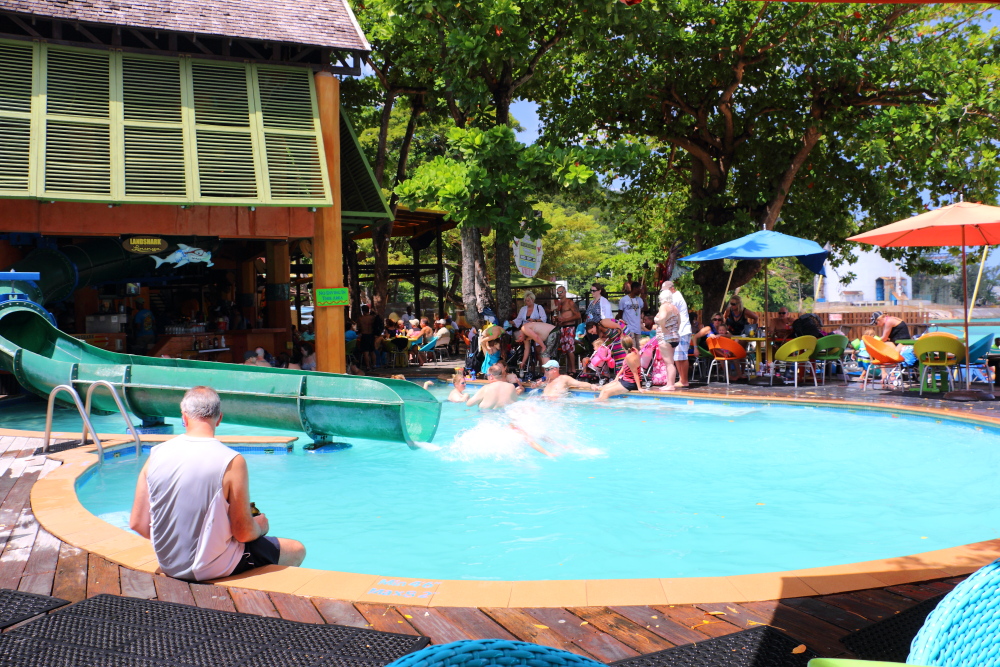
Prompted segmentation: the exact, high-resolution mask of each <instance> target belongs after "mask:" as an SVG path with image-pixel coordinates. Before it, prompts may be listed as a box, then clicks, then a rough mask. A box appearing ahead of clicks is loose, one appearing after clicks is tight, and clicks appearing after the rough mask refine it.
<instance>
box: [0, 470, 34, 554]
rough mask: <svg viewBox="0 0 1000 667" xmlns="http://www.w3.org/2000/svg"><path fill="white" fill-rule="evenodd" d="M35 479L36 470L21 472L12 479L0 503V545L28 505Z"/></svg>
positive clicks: (6, 538)
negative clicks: (11, 483)
mask: <svg viewBox="0 0 1000 667" xmlns="http://www.w3.org/2000/svg"><path fill="white" fill-rule="evenodd" d="M36 479H38V473H37V472H30V473H25V474H22V475H21V476H20V477H18V478H17V479H16V480H15V481H14V484H13V485H11V488H10V490H9V491H8V492H7V493H6V494H5V496H4V499H3V502H2V503H0V546H4V547H5V546H6V545H7V540H8V539H10V536H11V535H12V534H13V533H14V530H15V529H16V526H17V524H18V519H19V518H20V517H21V512H22V511H23V510H24V508H25V507H26V506H28V499H29V498H30V496H31V487H32V486H34V484H35V480H36ZM29 509H30V508H29ZM32 542H34V538H32Z"/></svg>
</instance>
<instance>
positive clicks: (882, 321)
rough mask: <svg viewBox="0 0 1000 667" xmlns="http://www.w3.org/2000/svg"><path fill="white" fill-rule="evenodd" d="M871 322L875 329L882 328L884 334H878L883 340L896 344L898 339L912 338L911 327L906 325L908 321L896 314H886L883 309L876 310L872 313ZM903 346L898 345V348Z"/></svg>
mask: <svg viewBox="0 0 1000 667" xmlns="http://www.w3.org/2000/svg"><path fill="white" fill-rule="evenodd" d="M869 324H870V325H871V326H873V327H875V331H878V330H879V329H880V328H881V329H882V334H881V335H879V336H876V338H878V339H879V340H881V341H888V342H890V343H892V344H894V345H896V343H897V341H900V340H910V327H908V326H907V325H906V322H904V321H903V320H901V319H899V318H898V317H895V316H894V315H886V314H885V313H883V312H882V311H881V310H876V311H875V312H874V313H872V319H871V322H869ZM898 347H901V346H899V345H897V348H898Z"/></svg>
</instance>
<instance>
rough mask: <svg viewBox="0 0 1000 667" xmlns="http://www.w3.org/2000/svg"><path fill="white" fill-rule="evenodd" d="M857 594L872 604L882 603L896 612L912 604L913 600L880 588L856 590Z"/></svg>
mask: <svg viewBox="0 0 1000 667" xmlns="http://www.w3.org/2000/svg"><path fill="white" fill-rule="evenodd" d="M858 596H859V597H861V599H863V600H868V601H869V602H871V603H873V604H878V605H882V606H883V607H886V608H887V609H891V610H892V611H893V612H895V613H897V614H898V613H899V612H901V611H905V610H907V609H909V608H910V607H912V606H913V600H911V599H909V598H906V597H903V596H902V595H896V594H894V593H890V592H889V591H884V590H882V589H881V588H872V589H869V590H865V591H858Z"/></svg>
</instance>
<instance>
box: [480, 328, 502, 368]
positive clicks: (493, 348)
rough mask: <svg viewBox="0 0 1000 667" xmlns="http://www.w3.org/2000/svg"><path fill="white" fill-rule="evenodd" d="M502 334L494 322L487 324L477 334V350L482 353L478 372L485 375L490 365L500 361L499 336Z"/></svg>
mask: <svg viewBox="0 0 1000 667" xmlns="http://www.w3.org/2000/svg"><path fill="white" fill-rule="evenodd" d="M502 334H503V329H501V328H500V327H499V326H497V325H496V324H487V325H486V326H485V327H483V330H482V332H480V334H479V351H480V352H482V353H483V365H482V366H481V367H480V368H479V373H480V375H482V376H483V377H486V376H487V374H488V373H489V370H490V366H492V365H493V364H495V363H497V362H498V361H500V336H501V335H502Z"/></svg>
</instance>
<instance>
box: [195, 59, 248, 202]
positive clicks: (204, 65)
mask: <svg viewBox="0 0 1000 667" xmlns="http://www.w3.org/2000/svg"><path fill="white" fill-rule="evenodd" d="M191 75H192V76H191V79H192V83H193V91H194V116H195V131H196V132H197V137H198V140H197V147H198V190H199V196H200V197H202V198H245V199H257V198H258V197H259V196H260V194H259V191H260V188H259V183H258V179H257V169H256V161H255V159H254V145H253V143H254V142H253V135H252V131H251V118H250V90H249V85H248V84H249V82H248V76H247V66H246V65H229V64H218V63H208V62H199V61H194V62H192V63H191Z"/></svg>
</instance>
